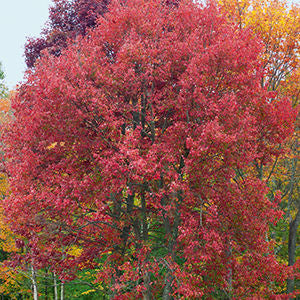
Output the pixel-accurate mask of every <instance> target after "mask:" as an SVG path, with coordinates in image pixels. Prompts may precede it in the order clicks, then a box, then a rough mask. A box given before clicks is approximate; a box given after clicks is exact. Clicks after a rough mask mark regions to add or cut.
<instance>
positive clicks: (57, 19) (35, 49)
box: [25, 0, 109, 68]
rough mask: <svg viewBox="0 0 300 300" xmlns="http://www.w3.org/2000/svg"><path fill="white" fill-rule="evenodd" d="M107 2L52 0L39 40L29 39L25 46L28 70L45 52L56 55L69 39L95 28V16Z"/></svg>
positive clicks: (101, 12)
mask: <svg viewBox="0 0 300 300" xmlns="http://www.w3.org/2000/svg"><path fill="white" fill-rule="evenodd" d="M108 3H109V1H108V0H72V1H66V0H53V6H52V7H51V8H50V10H49V20H48V22H47V25H46V27H45V28H44V29H43V31H42V33H41V37H38V38H29V39H28V41H27V43H26V45H25V61H26V64H27V67H28V68H32V67H33V66H34V63H35V61H36V60H37V59H38V58H39V57H40V56H41V52H42V51H43V50H45V49H47V50H48V51H49V52H50V53H51V54H52V55H55V56H59V55H60V54H61V51H62V49H64V48H65V47H66V46H67V44H68V40H69V39H71V40H73V41H74V40H76V37H78V36H82V35H85V34H86V33H87V32H88V30H89V29H90V28H93V27H95V25H96V20H97V17H98V16H100V15H103V14H104V13H105V12H106V10H107V5H108Z"/></svg>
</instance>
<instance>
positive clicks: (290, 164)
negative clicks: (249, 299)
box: [219, 0, 300, 293]
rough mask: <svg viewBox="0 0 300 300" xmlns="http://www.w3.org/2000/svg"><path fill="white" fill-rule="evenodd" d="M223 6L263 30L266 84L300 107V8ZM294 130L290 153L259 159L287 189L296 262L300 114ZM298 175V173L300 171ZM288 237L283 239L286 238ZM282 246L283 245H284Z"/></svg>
mask: <svg viewBox="0 0 300 300" xmlns="http://www.w3.org/2000/svg"><path fill="white" fill-rule="evenodd" d="M219 4H220V7H221V9H222V10H223V11H224V12H225V13H226V14H227V16H228V18H229V19H230V20H232V21H233V22H236V23H237V24H238V25H239V27H240V28H249V29H250V30H252V32H253V33H254V34H256V35H258V36H259V37H260V38H261V40H262V43H263V46H264V54H263V55H262V57H261V63H262V67H263V70H264V77H263V80H262V82H261V84H262V86H264V87H266V88H268V89H269V90H273V91H276V92H277V93H278V95H279V96H287V97H289V98H290V99H291V101H292V104H293V106H294V107H297V108H298V107H299V106H298V104H299V94H300V70H299V60H300V48H299V43H300V8H299V6H297V5H289V4H288V3H287V2H286V1H284V0H220V1H219ZM297 122H298V123H297V124H296V126H295V133H294V135H293V136H292V137H291V139H290V140H289V142H288V143H287V144H285V145H279V148H284V147H288V148H289V149H290V154H289V155H288V156H286V157H281V158H280V159H275V158H274V161H273V162H272V163H270V166H269V167H268V168H265V169H264V170H263V168H262V164H260V163H259V162H256V165H255V169H256V172H257V173H258V176H260V177H265V180H266V181H267V182H268V183H269V185H270V187H271V188H272V189H273V190H276V189H279V190H281V192H282V200H283V208H284V209H285V210H286V218H285V224H286V225H287V228H286V230H285V231H286V235H287V237H286V240H287V242H288V250H287V252H288V255H287V256H288V257H287V259H286V260H287V262H288V264H289V266H293V265H294V264H295V261H296V245H297V232H298V236H299V224H300V200H299V164H298V157H299V118H298V119H297ZM297 174H298V176H297ZM283 240H284V238H283ZM281 246H282V245H281ZM294 285H295V283H294V279H293V276H292V277H291V278H290V279H288V281H287V293H291V292H293V291H294Z"/></svg>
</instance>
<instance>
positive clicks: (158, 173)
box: [5, 0, 295, 299]
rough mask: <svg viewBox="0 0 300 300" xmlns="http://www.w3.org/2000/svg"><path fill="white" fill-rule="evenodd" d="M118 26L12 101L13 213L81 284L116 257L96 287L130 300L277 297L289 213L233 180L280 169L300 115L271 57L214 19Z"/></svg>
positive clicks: (41, 255)
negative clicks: (272, 78) (274, 89)
mask: <svg viewBox="0 0 300 300" xmlns="http://www.w3.org/2000/svg"><path fill="white" fill-rule="evenodd" d="M109 11H110V12H108V13H107V14H105V18H99V20H98V25H97V27H96V28H95V29H94V30H93V31H91V32H90V34H89V37H88V38H83V39H81V40H78V42H77V43H76V44H73V45H70V47H69V48H68V49H67V50H65V51H64V54H63V55H61V56H60V57H58V58H55V57H53V56H51V55H46V54H45V55H44V56H43V58H42V59H41V62H40V63H39V64H38V65H37V66H36V69H35V71H34V72H30V73H28V80H27V82H26V83H25V84H24V85H23V86H22V87H21V88H20V90H19V93H18V95H17V96H16V97H15V98H14V101H13V109H14V110H15V122H14V123H12V124H11V126H10V128H9V129H8V130H7V132H6V137H5V144H6V145H7V148H6V153H7V160H8V169H9V171H10V174H11V186H12V192H11V196H10V198H8V199H7V200H6V214H7V216H8V217H9V218H10V220H13V221H12V226H13V228H14V230H15V231H16V232H17V233H18V234H20V235H22V236H24V237H25V238H26V240H27V247H29V249H31V251H29V252H28V256H29V257H32V256H34V261H35V262H36V263H37V264H38V266H43V265H45V264H46V263H49V262H50V263H51V264H52V267H53V268H56V269H60V270H61V271H63V270H68V269H71V271H72V270H74V272H75V270H76V268H80V267H82V266H85V265H88V266H89V267H93V266H97V264H98V263H99V261H101V260H103V259H104V258H105V262H103V263H101V267H99V268H98V269H99V273H98V280H99V281H101V282H102V286H103V287H104V288H105V287H106V288H107V291H108V292H110V293H113V295H114V296H115V297H118V299H126V298H130V297H135V298H136V299H137V298H139V297H142V295H144V296H145V295H147V294H148V295H149V294H152V295H153V296H154V298H157V297H160V296H162V295H165V296H166V295H168V294H169V295H170V294H172V295H182V296H184V297H187V298H193V297H194V298H199V297H200V296H201V295H203V294H204V295H207V296H208V297H209V296H211V297H214V295H217V294H218V295H221V296H220V297H226V296H228V295H230V294H231V295H232V296H234V297H241V296H245V297H251V296H258V297H259V296H271V295H273V294H274V293H275V284H276V282H277V281H283V280H284V279H285V274H286V271H285V268H284V266H282V265H279V264H278V263H277V262H276V260H275V258H274V256H273V255H272V254H271V253H272V241H270V242H269V241H267V239H266V234H267V232H268V225H269V224H270V223H271V222H276V220H277V219H278V218H280V216H281V212H280V211H278V209H277V204H276V203H272V202H271V201H269V200H268V198H267V197H266V193H267V188H266V185H265V183H264V182H262V181H261V180H260V179H259V178H254V177H253V176H252V175H251V174H248V175H247V176H246V175H245V176H244V177H243V178H241V177H239V178H240V179H237V178H236V172H237V171H238V170H242V169H243V168H246V167H247V166H248V165H249V164H251V163H253V162H254V161H256V162H258V161H259V162H260V163H266V162H268V161H270V159H271V156H272V155H274V154H275V155H277V153H276V151H274V150H273V149H274V148H275V147H276V145H277V144H278V143H281V142H282V141H283V140H284V139H285V138H286V137H287V136H288V135H289V134H290V133H291V132H292V130H293V125H292V124H293V121H294V119H295V113H294V112H293V111H292V109H291V107H290V106H289V105H288V104H287V102H286V101H285V100H282V101H281V100H280V99H277V98H276V100H273V98H274V93H272V94H271V93H269V92H268V91H266V90H264V89H263V88H262V87H261V85H260V80H261V72H260V67H259V62H258V55H259V54H260V53H261V44H260V42H259V41H258V40H257V39H256V38H254V37H253V36H252V35H251V33H250V32H248V31H243V30H238V29H237V28H235V27H234V26H233V25H232V24H228V23H227V22H226V20H225V18H223V17H222V16H221V15H220V14H219V12H218V10H217V9H216V8H215V7H214V5H207V6H204V7H202V6H200V5H198V4H195V3H193V2H192V1H188V0H187V1H183V2H181V3H180V4H179V5H178V7H177V6H176V5H175V6H172V7H170V6H163V5H162V4H161V1H158V0H130V1H127V2H126V5H125V4H124V3H123V4H118V3H115V2H113V3H112V4H111V6H110V7H109ZM272 100H273V101H272ZM70 245H76V246H77V247H79V248H81V249H82V253H81V255H80V256H79V257H73V256H71V255H68V249H69V247H70ZM62 253H64V255H62ZM57 273H59V272H57ZM71 275H72V273H70V272H69V273H68V274H66V277H67V276H71ZM166 299H167V298H166Z"/></svg>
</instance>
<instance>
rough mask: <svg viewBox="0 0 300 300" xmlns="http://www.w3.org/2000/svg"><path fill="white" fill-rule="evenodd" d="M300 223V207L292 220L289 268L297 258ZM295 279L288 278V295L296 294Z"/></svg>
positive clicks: (290, 225) (290, 226)
mask: <svg viewBox="0 0 300 300" xmlns="http://www.w3.org/2000/svg"><path fill="white" fill-rule="evenodd" d="M299 223H300V207H298V212H297V215H296V217H295V219H294V220H292V221H291V222H290V224H289V246H288V255H289V260H288V263H289V266H293V265H294V264H295V257H296V241H297V229H298V226H299ZM294 285H295V279H294V278H288V280H287V289H286V291H287V293H288V294H289V293H293V292H294Z"/></svg>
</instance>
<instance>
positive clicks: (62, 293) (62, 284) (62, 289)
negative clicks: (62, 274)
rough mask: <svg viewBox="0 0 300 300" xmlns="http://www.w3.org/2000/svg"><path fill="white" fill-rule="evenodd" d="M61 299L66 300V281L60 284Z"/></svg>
mask: <svg viewBox="0 0 300 300" xmlns="http://www.w3.org/2000/svg"><path fill="white" fill-rule="evenodd" d="M60 300H64V283H63V282H62V283H61V284H60Z"/></svg>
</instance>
